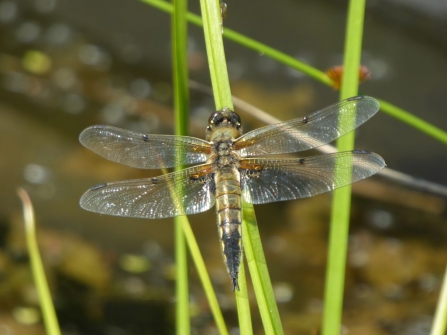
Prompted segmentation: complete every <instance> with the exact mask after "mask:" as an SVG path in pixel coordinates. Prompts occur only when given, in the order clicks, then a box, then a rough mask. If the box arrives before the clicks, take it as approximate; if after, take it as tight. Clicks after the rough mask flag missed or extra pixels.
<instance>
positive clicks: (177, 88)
mask: <svg viewBox="0 0 447 335" xmlns="http://www.w3.org/2000/svg"><path fill="white" fill-rule="evenodd" d="M174 9H175V10H174V14H173V17H172V50H173V69H174V78H173V81H174V107H175V108H174V109H175V134H176V135H182V136H185V135H188V124H189V122H188V115H189V93H188V92H189V91H188V89H189V86H188V81H189V78H188V53H187V52H188V45H187V41H188V30H187V19H186V14H187V13H188V12H187V0H175V3H174ZM185 239H186V243H187V244H188V246H189V250H190V252H191V255H192V259H193V261H194V264H195V265H196V268H197V272H198V274H199V277H200V280H201V281H202V285H203V287H204V290H205V294H206V296H207V298H208V302H209V304H210V309H211V311H212V314H213V316H214V319H215V321H216V326H217V329H218V330H219V333H220V334H222V335H226V334H228V330H227V329H226V326H225V322H224V320H223V316H222V312H221V310H220V308H219V304H218V302H217V298H216V295H215V293H214V291H213V288H212V285H211V280H210V278H209V276H208V273H207V271H206V267H205V264H204V262H203V258H202V256H201V254H200V250H199V247H198V245H197V241H196V239H195V237H194V234H193V232H192V229H191V226H190V224H189V221H188V218H187V217H186V216H179V217H176V218H175V245H176V264H177V282H176V296H177V304H176V323H177V325H176V328H177V329H176V332H177V334H179V335H180V334H182V335H183V334H189V333H190V321H189V319H190V318H189V291H188V266H187V258H186V256H187V252H186V251H187V250H186V244H185Z"/></svg>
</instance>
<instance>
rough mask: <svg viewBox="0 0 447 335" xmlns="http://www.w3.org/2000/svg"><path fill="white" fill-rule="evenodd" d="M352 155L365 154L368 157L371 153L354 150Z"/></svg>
mask: <svg viewBox="0 0 447 335" xmlns="http://www.w3.org/2000/svg"><path fill="white" fill-rule="evenodd" d="M352 153H354V154H364V155H366V154H370V153H371V151H368V150H352Z"/></svg>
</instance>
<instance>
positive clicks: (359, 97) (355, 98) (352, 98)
mask: <svg viewBox="0 0 447 335" xmlns="http://www.w3.org/2000/svg"><path fill="white" fill-rule="evenodd" d="M362 99H363V97H362V96H360V95H358V96H356V97H351V98H349V99H347V100H348V101H352V100H362Z"/></svg>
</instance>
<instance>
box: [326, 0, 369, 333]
mask: <svg viewBox="0 0 447 335" xmlns="http://www.w3.org/2000/svg"><path fill="white" fill-rule="evenodd" d="M364 12H365V0H351V1H350V3H349V11H348V22H347V28H346V41H345V52H344V57H345V58H344V75H343V78H342V86H341V91H340V100H343V99H346V98H349V97H352V96H355V95H357V92H358V69H359V66H360V57H361V50H362V34H363V17H364ZM354 135H355V133H354V132H351V133H349V134H346V135H345V136H343V137H341V138H339V139H338V140H337V149H338V150H339V151H346V150H352V149H353V147H354ZM336 173H350V171H338V169H337V172H336ZM350 209H351V186H345V187H343V188H341V189H338V190H335V191H334V197H333V201H332V216H331V226H330V234H329V254H328V265H327V273H326V285H325V295H324V311H323V332H322V334H323V335H334V334H340V330H341V318H342V310H343V293H344V280H345V270H346V255H347V245H348V233H349V218H350Z"/></svg>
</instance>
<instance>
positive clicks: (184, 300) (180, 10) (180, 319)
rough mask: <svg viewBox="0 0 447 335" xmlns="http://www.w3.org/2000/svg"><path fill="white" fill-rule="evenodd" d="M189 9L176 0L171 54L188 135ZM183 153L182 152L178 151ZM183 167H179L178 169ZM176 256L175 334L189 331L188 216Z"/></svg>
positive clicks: (181, 129)
mask: <svg viewBox="0 0 447 335" xmlns="http://www.w3.org/2000/svg"><path fill="white" fill-rule="evenodd" d="M187 12H188V2H187V0H175V1H174V12H173V15H172V55H173V59H172V62H173V69H174V71H173V75H174V78H173V81H174V117H175V134H176V135H183V136H185V135H188V115H189V91H188V80H189V78H188V54H187V50H188V45H187V41H188V23H187V20H186V13H187ZM178 154H181V153H178ZM179 169H181V167H179V168H177V170H179ZM174 224H175V259H176V300H177V301H176V334H177V335H187V334H190V322H189V290H188V259H187V250H186V243H185V236H184V233H183V230H184V225H188V224H189V222H188V220H187V218H186V217H176V218H175V219H174Z"/></svg>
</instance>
